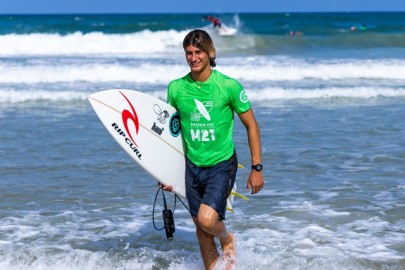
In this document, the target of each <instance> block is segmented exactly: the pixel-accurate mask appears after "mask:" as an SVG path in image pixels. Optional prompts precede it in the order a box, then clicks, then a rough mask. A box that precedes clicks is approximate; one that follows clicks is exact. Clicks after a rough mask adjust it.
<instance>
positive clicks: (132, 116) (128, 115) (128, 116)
mask: <svg viewBox="0 0 405 270" xmlns="http://www.w3.org/2000/svg"><path fill="white" fill-rule="evenodd" d="M120 93H121V95H122V96H123V97H124V98H125V99H126V100H127V102H128V104H129V106H130V107H131V110H132V112H130V111H128V110H123V111H122V113H121V115H122V123H123V124H124V127H125V130H126V131H127V133H128V136H129V137H130V138H131V141H132V142H133V143H134V144H135V145H136V146H137V147H138V145H137V144H136V142H135V140H134V139H133V138H132V135H131V132H130V131H129V128H128V121H129V120H131V121H132V122H133V123H134V126H135V131H136V134H137V135H138V132H139V119H138V115H137V114H136V111H135V109H134V106H132V104H131V102H130V101H129V99H128V98H127V97H126V96H125V95H124V94H123V93H122V92H120Z"/></svg>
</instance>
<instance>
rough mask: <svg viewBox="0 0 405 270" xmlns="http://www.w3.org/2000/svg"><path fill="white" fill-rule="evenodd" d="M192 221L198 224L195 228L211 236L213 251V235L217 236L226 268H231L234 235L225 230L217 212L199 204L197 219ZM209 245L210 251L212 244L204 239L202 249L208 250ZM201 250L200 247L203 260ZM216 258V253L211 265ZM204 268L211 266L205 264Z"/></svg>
mask: <svg viewBox="0 0 405 270" xmlns="http://www.w3.org/2000/svg"><path fill="white" fill-rule="evenodd" d="M194 222H195V223H196V226H197V224H198V226H197V228H199V229H201V230H202V231H203V232H205V233H206V234H207V235H209V236H210V237H212V239H211V243H213V246H214V247H215V251H216V245H215V242H214V236H215V237H218V238H219V241H220V242H221V247H222V254H223V257H224V262H225V264H226V269H232V267H233V266H234V265H235V263H236V247H235V237H234V235H233V234H232V233H228V231H227V230H226V227H225V224H224V223H223V222H222V221H220V220H219V219H218V213H217V212H216V211H215V210H214V209H213V208H211V207H209V206H208V205H205V204H201V206H200V209H199V211H198V218H197V220H194ZM197 235H198V229H197ZM207 238H208V237H207ZM201 244H202V243H201V241H200V248H201ZM209 247H210V248H211V249H210V251H211V252H212V246H209V245H208V241H207V242H205V241H204V251H208V248H209ZM202 251H203V249H201V255H202V256H203V260H204V255H203V254H202ZM217 254H218V253H217ZM207 256H208V255H207ZM217 259H218V255H217V257H216V259H215V261H214V262H213V265H212V266H215V263H216V261H217ZM204 264H205V262H204ZM205 265H206V264H205ZM206 269H211V268H207V265H206Z"/></svg>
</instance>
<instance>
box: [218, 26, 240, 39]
mask: <svg viewBox="0 0 405 270" xmlns="http://www.w3.org/2000/svg"><path fill="white" fill-rule="evenodd" d="M215 30H216V31H217V32H218V34H219V35H220V36H233V35H235V34H236V33H237V32H238V29H236V28H233V27H228V26H226V25H224V24H222V26H221V27H220V28H215Z"/></svg>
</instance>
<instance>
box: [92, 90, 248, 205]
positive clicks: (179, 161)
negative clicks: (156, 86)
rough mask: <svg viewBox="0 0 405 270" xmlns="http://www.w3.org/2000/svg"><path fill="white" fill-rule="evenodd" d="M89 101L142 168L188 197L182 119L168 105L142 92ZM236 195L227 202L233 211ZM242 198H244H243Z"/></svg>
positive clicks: (107, 92) (118, 92)
mask: <svg viewBox="0 0 405 270" xmlns="http://www.w3.org/2000/svg"><path fill="white" fill-rule="evenodd" d="M89 101H90V103H91V105H92V106H93V109H94V110H95V112H96V113H97V115H98V117H99V118H100V120H101V122H102V123H103V124H104V126H105V127H106V129H107V130H108V132H109V133H110V134H111V136H112V137H113V138H114V139H115V140H116V141H117V142H118V144H119V145H120V146H121V147H122V149H124V150H125V152H126V153H127V154H128V155H129V156H130V157H131V158H132V159H133V160H134V161H135V162H136V163H138V164H139V165H140V166H141V167H142V168H143V169H145V170H146V171H147V172H148V173H150V174H151V175H152V176H153V177H154V178H155V179H156V180H157V181H158V182H160V183H161V184H163V185H172V186H173V192H174V193H176V194H177V195H179V196H181V197H183V198H185V197H186V189H185V180H184V176H185V156H184V143H183V138H182V136H181V128H180V117H179V114H178V113H177V111H176V109H175V108H174V107H172V106H171V105H169V104H167V103H166V102H164V101H162V100H160V99H158V98H155V97H153V96H150V95H147V94H145V93H142V92H138V91H134V90H125V89H111V90H105V91H101V92H97V93H94V94H92V95H90V96H89ZM234 195H238V196H241V195H239V194H237V193H236V185H235V186H234V188H233V193H232V194H231V195H230V196H229V198H228V201H227V209H228V210H230V211H232V202H233V198H234ZM242 198H243V196H242Z"/></svg>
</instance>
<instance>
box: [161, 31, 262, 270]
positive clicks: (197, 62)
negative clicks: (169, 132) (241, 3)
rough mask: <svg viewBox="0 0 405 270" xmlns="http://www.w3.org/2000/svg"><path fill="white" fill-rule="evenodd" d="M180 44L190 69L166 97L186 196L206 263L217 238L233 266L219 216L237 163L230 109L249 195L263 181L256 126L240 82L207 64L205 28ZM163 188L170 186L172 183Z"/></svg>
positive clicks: (211, 53) (209, 265)
mask: <svg viewBox="0 0 405 270" xmlns="http://www.w3.org/2000/svg"><path fill="white" fill-rule="evenodd" d="M183 48H184V52H185V57H186V61H187V64H188V65H189V66H190V72H189V73H188V74H187V75H185V76H184V77H182V78H179V79H176V80H173V81H172V82H170V84H169V86H168V92H167V101H168V103H169V104H171V105H172V106H174V107H175V108H176V109H177V110H178V111H179V114H180V119H181V128H182V132H183V136H184V141H185V145H186V157H187V159H186V175H185V179H186V180H185V181H186V196H187V200H188V204H189V207H190V213H191V216H192V218H193V221H194V223H195V226H196V234H197V238H198V241H199V244H200V251H201V256H202V260H203V262H204V265H205V268H206V269H213V268H214V267H215V265H216V262H217V260H218V258H219V253H218V251H217V246H216V244H215V241H214V238H215V237H217V238H218V239H219V241H220V243H221V248H222V256H223V260H224V263H225V266H226V269H232V268H233V267H234V266H235V264H236V248H235V237H234V235H233V233H230V232H228V231H227V229H226V227H225V224H224V220H225V211H226V200H227V198H228V196H229V194H230V193H231V190H232V187H233V185H234V182H235V178H236V171H237V167H238V159H237V155H236V152H235V147H234V143H233V126H234V112H236V113H237V114H238V116H239V118H240V120H241V121H242V123H243V124H244V126H245V127H246V130H247V135H248V143H249V148H250V154H251V161H252V170H251V172H250V174H249V177H248V180H247V188H248V189H251V193H252V194H255V193H257V192H259V191H260V190H261V189H262V188H263V185H264V180H263V174H262V165H261V163H262V156H261V143H260V129H259V125H258V123H257V121H256V118H255V116H254V114H253V110H252V108H251V104H250V101H249V99H248V97H247V96H246V94H245V91H244V89H243V86H242V85H241V84H240V83H239V82H238V81H237V80H235V79H233V78H230V77H228V76H226V75H224V74H222V73H220V72H219V71H217V70H214V69H212V68H214V67H215V66H216V63H215V58H216V51H215V47H214V44H213V42H212V39H211V37H210V36H209V35H208V33H207V32H206V31H204V30H198V29H197V30H193V31H191V32H189V33H188V34H187V35H186V37H185V38H184V41H183ZM164 189H165V190H169V191H170V190H171V186H165V187H164Z"/></svg>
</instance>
